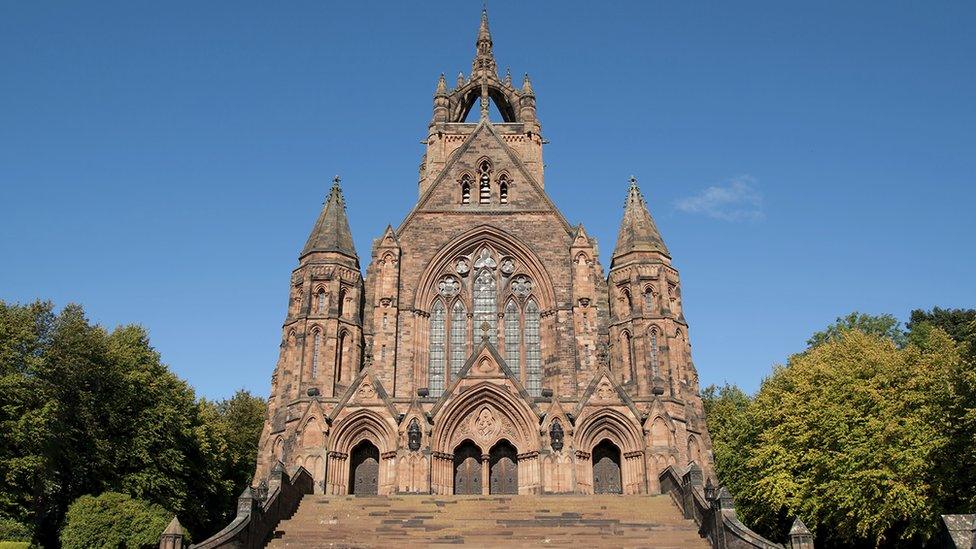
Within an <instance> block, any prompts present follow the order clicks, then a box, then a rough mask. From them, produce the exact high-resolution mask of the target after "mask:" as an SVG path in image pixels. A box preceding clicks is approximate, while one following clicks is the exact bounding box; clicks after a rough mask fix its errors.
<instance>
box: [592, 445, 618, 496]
mask: <svg viewBox="0 0 976 549" xmlns="http://www.w3.org/2000/svg"><path fill="white" fill-rule="evenodd" d="M593 493H595V494H621V493H623V489H622V483H621V480H620V448H617V445H616V444H614V443H612V442H610V440H608V439H603V440H602V441H600V443H599V444H597V445H596V446H595V447H594V448H593Z"/></svg>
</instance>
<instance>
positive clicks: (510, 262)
mask: <svg viewBox="0 0 976 549" xmlns="http://www.w3.org/2000/svg"><path fill="white" fill-rule="evenodd" d="M499 270H501V272H502V274H503V275H505V276H508V275H510V274H512V273H514V272H515V260H514V259H512V258H511V257H506V258H505V259H502V265H501V267H499Z"/></svg>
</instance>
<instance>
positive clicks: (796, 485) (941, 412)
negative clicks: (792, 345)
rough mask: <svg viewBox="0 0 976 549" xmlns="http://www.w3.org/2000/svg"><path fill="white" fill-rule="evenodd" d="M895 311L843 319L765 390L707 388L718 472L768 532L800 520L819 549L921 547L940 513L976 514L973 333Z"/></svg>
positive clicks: (781, 533)
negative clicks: (904, 319) (952, 332)
mask: <svg viewBox="0 0 976 549" xmlns="http://www.w3.org/2000/svg"><path fill="white" fill-rule="evenodd" d="M936 316H938V317H939V318H941V316H940V315H936ZM878 319H881V321H878ZM891 320H893V317H873V318H865V316H864V315H850V316H848V317H846V319H839V321H838V324H837V325H834V326H831V327H830V328H828V329H827V330H826V331H824V332H820V333H819V334H817V335H815V336H814V338H812V339H811V347H810V348H808V349H807V350H806V351H804V352H802V353H799V354H797V355H794V356H792V357H790V359H789V361H788V364H787V365H786V366H785V367H777V368H776V369H775V370H774V372H773V373H772V375H771V376H770V377H769V378H767V379H765V380H764V381H763V383H762V386H761V387H760V389H759V391H758V393H757V394H756V395H755V397H754V398H752V399H749V398H748V397H746V396H745V395H744V394H743V393H742V392H741V391H739V390H738V389H737V388H735V387H729V386H726V387H722V388H715V387H710V388H707V389H706V390H705V391H704V393H703V397H704V399H705V406H706V417H707V421H708V425H709V431H710V433H711V435H712V439H713V443H714V452H715V464H716V469H717V472H718V475H719V478H720V479H721V480H722V481H723V482H724V483H725V484H726V485H727V486H728V487H729V489H730V491H731V492H732V493H733V495H735V496H736V501H737V509H738V510H739V511H740V513H741V515H742V516H743V518H744V520H745V521H746V522H747V523H748V524H750V525H751V526H753V527H755V528H756V530H757V531H759V532H760V533H763V534H765V535H767V536H769V537H770V538H773V539H784V538H785V536H786V533H787V531H788V528H789V525H790V523H791V521H792V518H793V517H797V516H799V517H801V518H802V519H803V520H804V522H806V524H807V525H808V526H810V527H811V529H812V530H814V531H815V533H816V536H817V544H818V546H822V547H850V546H876V547H918V546H923V545H931V544H934V541H933V539H934V536H935V534H936V533H937V531H938V528H939V515H940V514H942V513H966V512H969V513H972V512H974V511H976V500H974V494H976V478H974V474H976V473H974V470H976V467H974V466H976V460H974V459H976V440H974V438H973V436H972V433H973V432H976V430H974V428H976V409H974V406H976V399H974V397H976V392H974V391H976V375H974V370H973V368H972V365H971V364H970V363H968V361H967V360H966V359H965V357H964V354H963V351H965V349H966V347H965V345H961V344H960V341H962V340H964V339H965V337H968V335H971V333H972V332H966V331H965V330H962V331H960V332H959V333H957V334H956V336H957V338H959V339H956V340H954V339H953V338H950V336H949V335H948V334H947V333H946V331H944V330H943V329H942V327H941V325H936V324H937V323H936V322H928V321H923V319H922V318H921V317H919V318H916V316H915V315H914V314H913V321H912V323H911V324H910V331H909V332H908V333H904V332H901V330H900V329H899V328H898V327H897V321H895V322H894V323H892V322H890V321H891ZM896 329H897V332H901V334H902V335H901V337H898V335H897V333H896V331H895V330H896Z"/></svg>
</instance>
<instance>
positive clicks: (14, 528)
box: [0, 517, 31, 549]
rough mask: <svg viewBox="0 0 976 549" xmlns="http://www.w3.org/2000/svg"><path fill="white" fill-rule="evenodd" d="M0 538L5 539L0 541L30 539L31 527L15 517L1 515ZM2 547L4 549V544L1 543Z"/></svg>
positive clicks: (0, 546) (0, 547) (0, 548)
mask: <svg viewBox="0 0 976 549" xmlns="http://www.w3.org/2000/svg"><path fill="white" fill-rule="evenodd" d="M0 540H4V541H3V542H0V543H6V542H13V541H30V540H31V529H30V528H29V527H28V526H27V525H25V524H22V523H20V522H17V521H16V520H14V519H11V518H6V517H0ZM0 549H3V545H0Z"/></svg>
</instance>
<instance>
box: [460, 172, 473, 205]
mask: <svg viewBox="0 0 976 549" xmlns="http://www.w3.org/2000/svg"><path fill="white" fill-rule="evenodd" d="M470 203H471V176H469V175H468V174H464V175H463V176H461V204H470Z"/></svg>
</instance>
